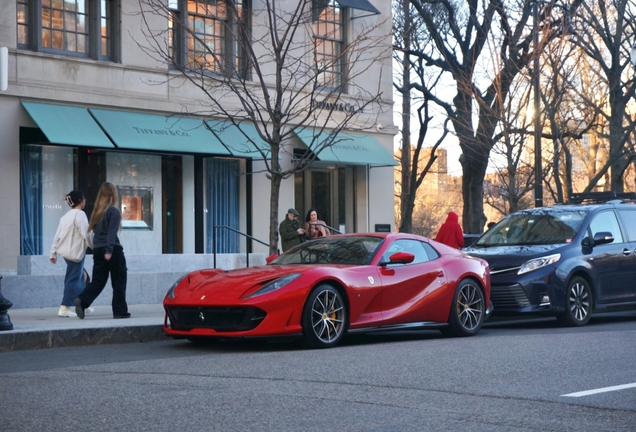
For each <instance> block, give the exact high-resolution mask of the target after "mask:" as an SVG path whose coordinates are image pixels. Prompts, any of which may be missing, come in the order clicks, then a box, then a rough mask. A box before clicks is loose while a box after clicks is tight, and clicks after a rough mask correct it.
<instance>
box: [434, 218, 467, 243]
mask: <svg viewBox="0 0 636 432" xmlns="http://www.w3.org/2000/svg"><path fill="white" fill-rule="evenodd" d="M458 220H459V217H458V216H457V213H455V212H449V213H448V217H447V218H446V222H444V223H443V224H442V226H441V227H440V229H439V232H438V233H437V236H436V237H435V241H438V242H440V243H444V244H445V245H448V246H450V247H454V248H455V249H460V248H463V247H464V232H463V231H462V227H461V226H460V225H459V222H457V221H458Z"/></svg>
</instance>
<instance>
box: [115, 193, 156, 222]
mask: <svg viewBox="0 0 636 432" xmlns="http://www.w3.org/2000/svg"><path fill="white" fill-rule="evenodd" d="M117 193H118V195H119V208H120V209H121V219H122V220H121V225H122V228H124V229H150V230H151V229H152V227H153V205H152V203H153V201H152V187H134V186H117Z"/></svg>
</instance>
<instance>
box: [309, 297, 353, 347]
mask: <svg viewBox="0 0 636 432" xmlns="http://www.w3.org/2000/svg"><path fill="white" fill-rule="evenodd" d="M346 323H347V308H346V306H345V302H344V299H343V298H342V295H341V294H340V292H339V291H338V290H337V289H336V288H334V287H333V286H331V285H319V286H317V287H316V288H314V290H313V291H312V292H311V293H310V294H309V297H308V298H307V302H306V303H305V307H304V309H303V318H302V325H303V338H304V341H305V344H306V345H307V346H309V347H311V348H330V347H333V346H335V345H336V344H337V343H338V342H339V341H340V339H342V335H343V334H344V332H345V329H346Z"/></svg>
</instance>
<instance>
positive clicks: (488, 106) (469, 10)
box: [411, 0, 582, 233]
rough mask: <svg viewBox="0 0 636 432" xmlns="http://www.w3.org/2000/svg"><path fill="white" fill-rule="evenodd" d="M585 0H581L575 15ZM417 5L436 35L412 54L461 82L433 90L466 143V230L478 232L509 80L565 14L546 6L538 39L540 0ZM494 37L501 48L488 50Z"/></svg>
mask: <svg viewBox="0 0 636 432" xmlns="http://www.w3.org/2000/svg"><path fill="white" fill-rule="evenodd" d="M581 1H582V0H574V3H573V6H572V9H571V11H570V12H569V13H570V14H571V13H573V11H574V10H576V7H577V6H578V4H579V3H580V2H581ZM411 4H413V6H414V7H415V9H416V10H417V12H418V14H419V16H420V17H421V18H422V20H423V22H424V23H425V25H426V28H427V30H428V32H429V34H430V37H431V40H432V41H433V43H431V44H430V47H429V49H427V50H426V51H421V52H417V53H413V54H414V55H419V56H421V57H422V58H423V59H424V60H425V62H426V64H428V65H430V66H434V67H437V68H439V69H441V70H443V71H444V72H445V73H447V74H450V76H451V77H452V79H453V81H454V82H455V89H454V90H455V93H454V95H453V97H452V98H448V97H447V96H446V95H443V94H440V93H438V94H434V95H432V97H433V98H435V100H436V102H437V103H438V104H439V105H440V106H442V107H443V108H444V109H445V110H446V112H447V115H448V116H449V118H450V119H451V122H452V124H453V128H454V130H455V133H456V135H457V138H458V140H459V145H460V147H461V150H462V158H461V160H460V162H461V164H462V171H463V178H462V194H463V197H464V212H463V225H464V231H465V232H467V233H478V232H481V229H482V227H483V225H484V222H485V221H484V212H483V193H482V190H483V183H484V176H485V173H486V169H487V167H488V160H489V154H490V151H491V149H492V147H493V145H494V140H493V137H494V135H495V133H496V131H497V127H498V123H499V121H500V120H501V118H502V110H503V107H504V102H505V100H506V98H507V97H508V94H509V91H510V86H511V85H512V83H513V81H514V79H515V78H516V77H517V75H518V74H519V72H520V71H521V70H522V69H523V68H525V67H526V66H527V65H528V64H529V63H530V61H531V59H533V58H534V56H536V55H539V53H541V52H542V50H543V46H544V45H545V44H546V43H547V42H548V41H550V40H551V39H553V38H555V37H557V35H558V29H559V28H560V26H561V21H560V18H559V19H558V20H557V19H553V18H552V16H551V15H550V14H549V13H546V9H544V11H543V13H542V17H541V18H542V27H541V28H542V30H543V33H544V36H543V37H542V38H541V41H540V43H539V44H537V45H536V46H535V45H534V44H533V43H532V39H533V38H532V36H533V34H532V26H531V25H530V22H531V20H530V17H531V15H532V13H531V12H532V10H533V7H535V4H537V3H536V0H519V1H511V2H503V1H501V0H487V1H484V2H474V1H469V0H466V1H463V2H462V1H455V2H451V1H447V0H411ZM489 40H491V41H492V44H491V46H493V47H496V49H490V50H488V49H487V42H488V41H489ZM475 122H476V124H475Z"/></svg>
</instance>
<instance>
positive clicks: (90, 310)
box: [84, 307, 95, 315]
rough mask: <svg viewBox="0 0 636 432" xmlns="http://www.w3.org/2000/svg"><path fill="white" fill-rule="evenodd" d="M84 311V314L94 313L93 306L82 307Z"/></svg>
mask: <svg viewBox="0 0 636 432" xmlns="http://www.w3.org/2000/svg"><path fill="white" fill-rule="evenodd" d="M84 313H85V314H86V315H90V314H92V313H95V309H94V308H92V307H87V308H86V309H84Z"/></svg>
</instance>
